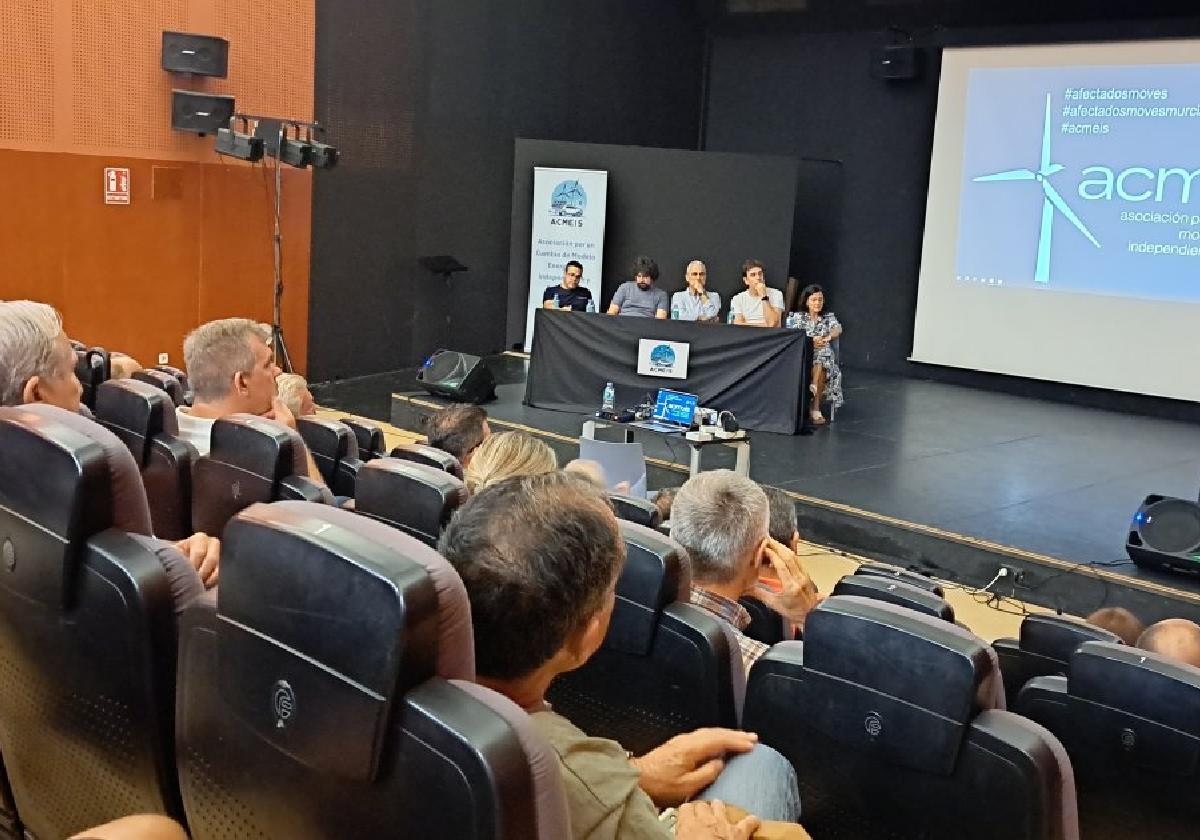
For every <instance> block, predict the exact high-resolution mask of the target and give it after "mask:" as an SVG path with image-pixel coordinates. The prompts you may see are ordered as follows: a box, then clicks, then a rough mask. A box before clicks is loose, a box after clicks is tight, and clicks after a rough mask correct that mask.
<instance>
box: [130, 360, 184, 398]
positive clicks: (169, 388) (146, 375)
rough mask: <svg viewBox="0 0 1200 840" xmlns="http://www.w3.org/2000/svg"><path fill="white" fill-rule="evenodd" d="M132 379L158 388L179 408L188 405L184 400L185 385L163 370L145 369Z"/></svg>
mask: <svg viewBox="0 0 1200 840" xmlns="http://www.w3.org/2000/svg"><path fill="white" fill-rule="evenodd" d="M131 378H133V379H136V380H137V381H138V382H145V383H146V384H147V385H153V386H154V387H155V388H158V389H159V390H160V391H162V392H164V393H165V394H166V395H167V396H168V397H170V398H171V402H172V403H173V404H175V405H177V406H180V405H187V400H186V399H185V398H184V391H183V385H182V384H180V382H179V380H178V379H176V378H175V377H174V376H171V375H170V374H167V373H163V372H162V371H161V370H154V369H150V370H147V369H144V368H143V369H142V370H135V371H134V372H133V374H132V377H131Z"/></svg>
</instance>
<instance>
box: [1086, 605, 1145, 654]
mask: <svg viewBox="0 0 1200 840" xmlns="http://www.w3.org/2000/svg"><path fill="white" fill-rule="evenodd" d="M1087 623H1088V624H1094V625H1095V626H1096V627H1100V628H1101V629H1104V630H1108V631H1109V632H1110V633H1116V634H1117V635H1118V636H1120V637H1121V641H1123V642H1124V643H1125V644H1127V645H1130V646H1136V645H1137V643H1138V639H1139V638H1140V637H1141V635H1142V633H1143V632H1144V631H1145V629H1146V625H1144V624H1142V621H1141V619H1140V618H1138V617H1137V616H1136V615H1134V614H1133V613H1131V612H1130V611H1129V610H1127V609H1125V608H1124V607H1105V608H1104V609H1101V610H1096V611H1095V612H1094V613H1092V614H1091V615H1089V616H1088V617H1087Z"/></svg>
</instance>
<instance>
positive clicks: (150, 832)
mask: <svg viewBox="0 0 1200 840" xmlns="http://www.w3.org/2000/svg"><path fill="white" fill-rule="evenodd" d="M71 840H187V832H185V831H184V830H183V828H182V827H181V826H180V825H179V823H177V822H175V820H173V819H171V818H169V817H163V816H160V815H158V814H139V815H137V816H133V817H122V818H121V819H119V820H113V821H112V822H110V823H105V824H104V825H98V826H96V827H95V828H89V829H87V830H85V831H81V832H80V833H79V834H76V835H74V836H73V837H72V838H71Z"/></svg>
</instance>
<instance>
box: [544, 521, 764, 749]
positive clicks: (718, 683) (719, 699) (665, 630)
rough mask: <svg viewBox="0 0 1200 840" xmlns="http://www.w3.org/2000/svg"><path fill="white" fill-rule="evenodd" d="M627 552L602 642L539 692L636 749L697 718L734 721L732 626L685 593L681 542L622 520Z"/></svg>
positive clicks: (738, 663)
mask: <svg viewBox="0 0 1200 840" xmlns="http://www.w3.org/2000/svg"><path fill="white" fill-rule="evenodd" d="M620 526H621V532H622V534H623V535H624V537H625V547H626V551H627V558H626V560H625V567H624V569H622V571H621V577H620V579H619V580H618V581H617V601H616V607H615V608H614V610H613V614H612V622H611V624H610V625H609V628H608V634H607V635H606V636H605V638H604V644H603V645H602V646H601V647H600V650H598V651H597V652H596V653H595V655H593V656H592V658H591V659H589V660H588V661H587V664H585V665H584V666H583V667H582V668H579V669H577V670H575V671H571V672H569V673H566V674H562V675H561V676H559V677H558V679H556V680H555V681H554V683H553V684H552V685H551V686H550V691H549V693H548V694H547V698H548V699H549V700H550V703H551V704H552V705H553V706H554V708H555V710H556V711H558V712H559V713H560V714H562V715H565V716H566V717H567V718H568V719H569V720H570V721H571V722H572V723H574V724H575V725H576V726H578V727H579V728H580V729H582V730H583V731H584V732H586V733H588V734H589V735H593V736H596V737H600V738H611V739H612V740H614V741H618V742H620V743H621V744H622V745H623V746H624V747H625V749H627V750H630V751H632V752H635V753H638V754H640V753H643V752H645V751H647V750H650V749H652V748H654V747H656V746H658V745H659V744H661V743H663V742H664V741H666V740H667V739H668V738H671V737H672V736H674V735H678V734H680V733H681V732H690V731H691V730H693V729H697V728H699V727H702V726H730V727H732V726H737V721H738V718H739V716H740V710H741V698H742V695H743V693H744V687H745V674H744V672H743V669H742V656H741V650H740V648H739V647H738V644H737V641H736V639H735V638H734V637H733V634H732V631H731V630H730V629H729V628H728V627H727V626H726V625H725V624H723V623H722V622H719V621H717V620H716V619H715V618H713V617H712V616H710V615H709V614H708V613H706V612H704V611H703V610H701V609H699V608H698V607H693V606H692V605H691V604H689V603H688V598H689V587H690V582H691V581H690V574H691V573H690V568H689V566H688V563H687V558H686V555H685V554H684V552H683V549H682V548H680V547H679V546H678V545H677V544H676V543H674V542H672V541H671V540H670V539H669V538H667V537H665V536H663V535H662V534H660V533H658V532H657V531H653V530H651V529H649V528H645V527H642V526H640V525H636V524H634V523H632V522H621V523H620Z"/></svg>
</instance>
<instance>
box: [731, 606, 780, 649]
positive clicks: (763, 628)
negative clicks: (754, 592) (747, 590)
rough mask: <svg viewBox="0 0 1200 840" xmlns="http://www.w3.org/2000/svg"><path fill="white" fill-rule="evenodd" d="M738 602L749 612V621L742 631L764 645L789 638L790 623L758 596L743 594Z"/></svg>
mask: <svg viewBox="0 0 1200 840" xmlns="http://www.w3.org/2000/svg"><path fill="white" fill-rule="evenodd" d="M738 603H739V604H741V605H742V606H743V607H745V608H746V612H748V613H750V623H749V624H748V625H747V626H746V629H745V630H743V631H742V632H743V633H745V634H746V635H747V636H749V637H750V638H751V639H756V640H758V641H760V642H762V643H763V644H764V645H774V644H778V643H779V642H782V641H786V640H787V639H790V638H791V633H790V630H791V624H790V622H788V621H787V620H786V619H784V617H783V616H782V615H780V614H779V613H777V612H775V610H773V609H771V608H770V607H768V606H767V605H766V604H765V603H763V602H762V601H761V600H759V599H758V598H755V597H753V596H750V595H743V596H742V597H741V598H738Z"/></svg>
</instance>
